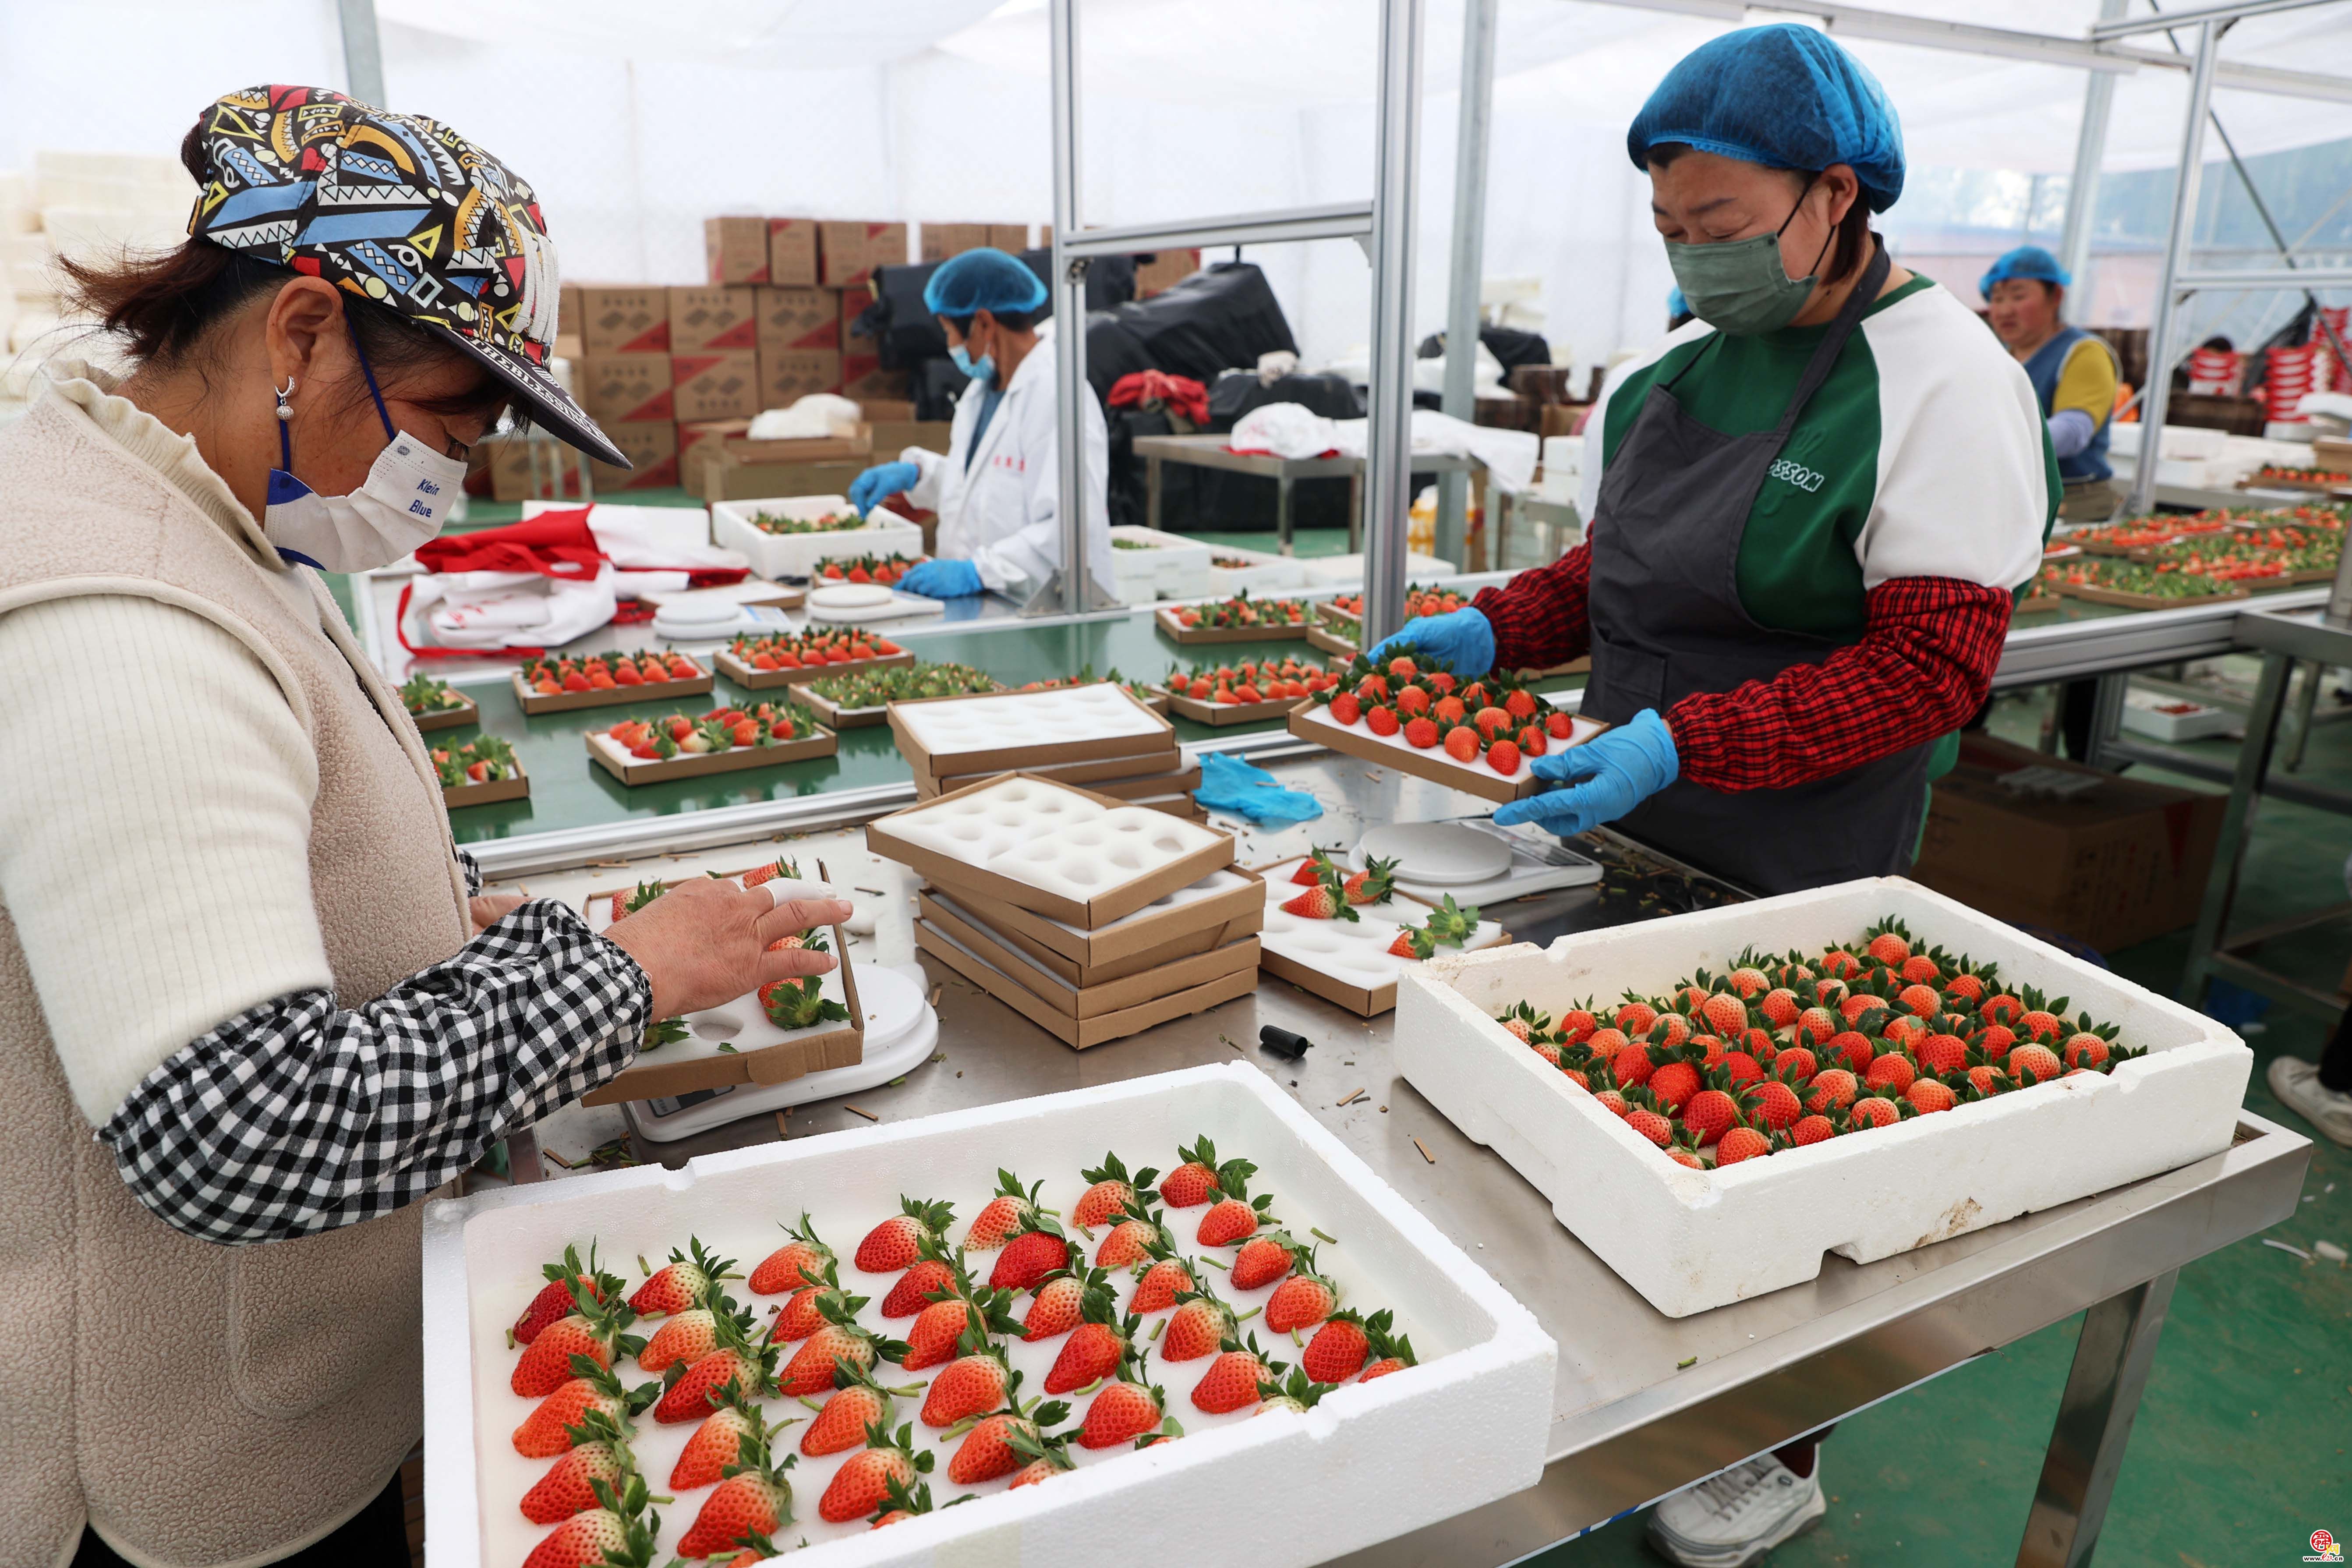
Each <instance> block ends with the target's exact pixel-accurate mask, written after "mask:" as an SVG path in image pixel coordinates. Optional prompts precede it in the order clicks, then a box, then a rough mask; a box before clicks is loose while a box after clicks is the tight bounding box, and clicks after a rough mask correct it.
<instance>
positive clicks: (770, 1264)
mask: <svg viewBox="0 0 2352 1568" xmlns="http://www.w3.org/2000/svg"><path fill="white" fill-rule="evenodd" d="M783 1230H784V1234H785V1235H786V1236H789V1237H792V1238H793V1239H792V1241H791V1242H790V1243H789V1244H788V1245H786V1246H783V1247H779V1248H777V1249H776V1250H775V1251H773V1252H772V1253H770V1254H768V1256H767V1257H766V1258H764V1259H763V1260H762V1261H761V1264H760V1266H759V1267H758V1268H754V1269H752V1270H751V1279H749V1280H748V1281H746V1283H745V1289H749V1290H750V1291H751V1294H753V1295H754V1296H781V1295H782V1294H783V1293H784V1292H785V1291H787V1290H798V1289H801V1288H802V1287H803V1286H807V1285H823V1284H824V1283H825V1282H826V1279H827V1278H828V1273H827V1270H828V1267H829V1266H830V1265H831V1264H832V1263H833V1261H834V1252H833V1248H832V1247H827V1246H826V1245H825V1244H824V1242H822V1241H820V1240H818V1239H817V1234H816V1232H815V1231H814V1230H813V1229H811V1228H810V1226H809V1216H808V1215H805V1214H803V1215H801V1223H800V1224H799V1225H798V1226H784V1227H783Z"/></svg>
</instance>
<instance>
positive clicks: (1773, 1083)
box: [1717, 1079, 1805, 1159]
mask: <svg viewBox="0 0 2352 1568" xmlns="http://www.w3.org/2000/svg"><path fill="white" fill-rule="evenodd" d="M1742 1098H1743V1099H1745V1100H1747V1102H1748V1106H1749V1108H1750V1110H1751V1114H1752V1116H1753V1118H1754V1120H1756V1121H1759V1122H1761V1123H1762V1124H1763V1126H1764V1129H1765V1131H1769V1132H1778V1131H1782V1130H1783V1129H1784V1128H1786V1127H1788V1126H1789V1125H1790V1123H1791V1122H1793V1121H1796V1120H1797V1117H1798V1115H1799V1113H1800V1112H1801V1111H1802V1110H1804V1108H1805V1107H1804V1102H1803V1101H1802V1100H1799V1099H1798V1098H1797V1091H1796V1090H1795V1089H1791V1088H1790V1087H1789V1086H1788V1085H1787V1084H1786V1083H1784V1082H1782V1081H1781V1080H1780V1079H1766V1080H1764V1081H1763V1082H1761V1083H1759V1084H1757V1085H1755V1086H1754V1087H1753V1088H1751V1089H1748V1091H1747V1092H1746V1094H1745V1095H1744V1096H1743V1097H1742ZM1720 1158H1721V1155H1720V1154H1719V1153H1718V1154H1717V1159H1720Z"/></svg>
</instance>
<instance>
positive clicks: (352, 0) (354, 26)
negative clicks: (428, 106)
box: [335, 0, 387, 109]
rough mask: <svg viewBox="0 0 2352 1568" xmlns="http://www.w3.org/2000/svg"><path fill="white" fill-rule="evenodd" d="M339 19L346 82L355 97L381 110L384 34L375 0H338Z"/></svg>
mask: <svg viewBox="0 0 2352 1568" xmlns="http://www.w3.org/2000/svg"><path fill="white" fill-rule="evenodd" d="M335 21H336V24H337V26H339V27H340V28H341V32H342V35H343V81H344V83H345V85H346V87H347V88H348V89H349V90H350V92H351V95H352V97H353V98H356V99H358V100H360V101H361V102H362V103H365V104H371V105H373V107H375V108H377V109H383V108H385V107H387V106H386V105H385V103H384V101H383V31H382V29H380V28H378V27H377V26H376V22H375V0H335Z"/></svg>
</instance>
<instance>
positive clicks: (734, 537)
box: [710, 496, 923, 578]
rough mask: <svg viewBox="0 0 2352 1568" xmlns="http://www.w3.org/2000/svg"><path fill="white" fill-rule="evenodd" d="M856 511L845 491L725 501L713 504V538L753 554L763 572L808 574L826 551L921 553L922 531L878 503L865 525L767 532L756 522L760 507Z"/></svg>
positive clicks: (813, 512)
mask: <svg viewBox="0 0 2352 1568" xmlns="http://www.w3.org/2000/svg"><path fill="white" fill-rule="evenodd" d="M849 510H854V509H853V508H852V507H851V506H850V504H849V498H848V497H846V496H772V497H769V498H768V499H766V500H722V501H717V502H714V503H713V504H712V506H711V508H710V542H712V543H713V544H719V545H723V546H725V547H726V548H727V549H730V550H740V551H741V552H743V553H744V554H745V555H748V556H750V557H751V570H752V571H753V572H755V573H757V574H760V575H761V576H762V577H767V578H778V577H806V576H807V575H808V574H810V573H811V572H812V571H814V570H815V568H816V563H818V562H820V561H822V560H824V559H825V558H826V557H827V556H835V555H839V556H848V555H890V554H894V553H895V554H899V555H920V554H921V553H922V552H923V531H922V530H921V529H920V528H919V527H918V526H917V525H916V524H914V523H911V522H908V521H907V520H906V519H904V518H902V517H899V516H898V515H896V514H895V513H892V512H887V511H884V510H879V509H878V508H877V510H875V511H873V512H872V513H870V514H868V516H867V517H866V526H865V527H863V528H845V529H841V530H838V531H835V532H831V533H763V532H761V531H760V530H759V529H757V528H755V527H753V526H752V525H751V519H752V518H753V517H754V516H756V515H757V514H759V513H761V512H763V511H764V512H771V513H774V514H777V515H779V516H783V517H823V516H824V514H825V513H826V512H829V511H831V512H844V511H849Z"/></svg>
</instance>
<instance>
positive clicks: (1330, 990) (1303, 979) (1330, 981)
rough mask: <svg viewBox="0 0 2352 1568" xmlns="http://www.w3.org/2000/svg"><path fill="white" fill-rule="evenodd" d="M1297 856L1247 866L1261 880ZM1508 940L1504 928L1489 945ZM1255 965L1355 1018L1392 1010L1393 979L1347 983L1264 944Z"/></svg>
mask: <svg viewBox="0 0 2352 1568" xmlns="http://www.w3.org/2000/svg"><path fill="white" fill-rule="evenodd" d="M1297 859H1298V857H1297V856H1296V855H1291V856H1286V857H1284V858H1282V859H1280V860H1276V861H1269V862H1267V863H1266V864H1265V865H1263V866H1252V867H1250V868H1248V869H1249V871H1250V874H1251V875H1253V876H1255V877H1257V878H1260V879H1264V877H1265V874H1266V872H1268V871H1269V870H1272V869H1274V868H1276V867H1277V866H1287V865H1291V864H1293V863H1294V862H1296V861H1297ZM1390 897H1391V898H1393V899H1396V900H1400V901H1401V902H1403V903H1408V904H1419V905H1421V906H1422V907H1423V909H1434V908H1436V906H1435V905H1434V904H1432V903H1431V902H1430V901H1429V900H1427V899H1423V898H1419V897H1416V896H1415V895H1413V894H1412V893H1408V892H1406V891H1405V890H1404V889H1402V888H1399V889H1396V891H1394V892H1393V893H1391V895H1390ZM1259 918H1260V920H1261V921H1262V920H1263V919H1264V918H1265V916H1264V914H1263V913H1262V912H1261V914H1260V916H1259ZM1497 923H1499V922H1497ZM1510 942H1511V933H1510V931H1508V930H1505V931H1502V932H1501V934H1500V935H1498V936H1497V937H1496V940H1495V942H1493V943H1492V946H1494V947H1508V946H1509V945H1510ZM1440 951H1441V952H1460V951H1461V950H1460V949H1459V948H1444V949H1441V950H1440ZM1478 951H1479V952H1486V951H1488V949H1486V948H1481V949H1479V950H1478ZM1257 966H1258V969H1259V970H1260V971H1261V972H1262V973H1266V974H1270V975H1272V976H1274V977H1275V978H1276V979H1277V980H1286V981H1288V982H1289V983H1290V984H1293V985H1296V986H1297V987H1298V988H1299V989H1300V990H1301V991H1306V992H1310V993H1312V994H1315V995H1318V996H1320V997H1322V998H1323V1000H1325V1001H1326V1002H1329V1003H1332V1004H1334V1005H1338V1006H1341V1007H1345V1008H1346V1009H1347V1010H1348V1011H1349V1012H1350V1013H1353V1014H1355V1015H1356V1016H1359V1017H1363V1018H1377V1017H1379V1016H1381V1014H1383V1013H1392V1012H1394V1011H1395V1010H1396V1000H1397V988H1396V982H1395V981H1393V980H1391V981H1390V982H1389V983H1388V984H1385V985H1380V986H1373V987H1366V986H1362V985H1351V984H1349V983H1348V982H1346V981H1344V980H1342V979H1340V978H1339V976H1338V975H1336V974H1328V973H1324V972H1323V971H1322V970H1320V969H1318V968H1316V967H1315V966H1314V965H1312V964H1307V963H1300V962H1298V960H1297V959H1295V958H1290V957H1287V956H1286V955H1284V954H1282V953H1279V952H1275V951H1274V950H1273V949H1272V948H1269V947H1264V946H1261V947H1260V949H1259V952H1258V958H1257Z"/></svg>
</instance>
